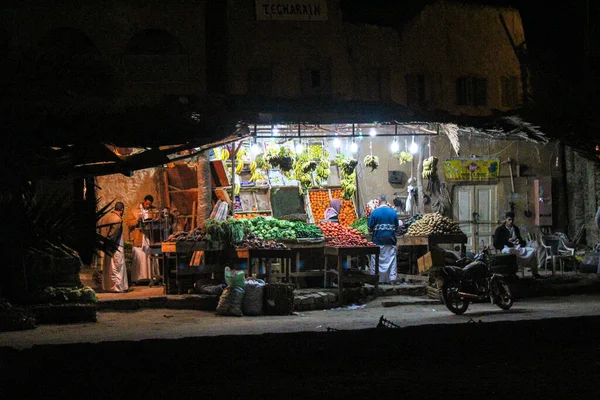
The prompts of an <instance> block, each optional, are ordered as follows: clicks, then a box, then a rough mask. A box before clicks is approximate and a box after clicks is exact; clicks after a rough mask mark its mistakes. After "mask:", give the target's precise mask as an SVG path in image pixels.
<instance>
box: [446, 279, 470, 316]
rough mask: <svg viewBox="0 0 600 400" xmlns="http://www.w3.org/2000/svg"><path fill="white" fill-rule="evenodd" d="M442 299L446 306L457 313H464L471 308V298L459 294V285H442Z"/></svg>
mask: <svg viewBox="0 0 600 400" xmlns="http://www.w3.org/2000/svg"><path fill="white" fill-rule="evenodd" d="M442 301H443V302H444V305H445V306H446V308H447V309H448V310H450V311H452V312H453V313H454V314H456V315H460V314H464V313H465V311H467V308H469V300H467V299H465V298H464V297H462V296H460V295H459V294H458V287H456V286H454V285H448V286H443V287H442Z"/></svg>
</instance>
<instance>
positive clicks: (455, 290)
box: [436, 247, 514, 315]
mask: <svg viewBox="0 0 600 400" xmlns="http://www.w3.org/2000/svg"><path fill="white" fill-rule="evenodd" d="M457 264H458V266H454V265H450V266H444V267H442V268H441V269H440V270H439V272H438V276H437V277H436V282H437V286H438V288H439V289H440V292H441V298H442V302H443V303H444V305H445V306H446V307H447V308H448V310H450V311H452V312H453V313H454V314H457V315H460V314H463V313H464V312H465V311H467V308H469V303H472V302H475V301H484V300H487V299H489V300H490V302H491V303H492V304H495V305H496V306H498V307H500V308H501V309H503V310H508V309H510V308H511V307H512V306H513V304H514V299H513V296H512V294H511V292H510V288H509V287H508V284H507V282H506V280H505V277H504V276H503V275H501V274H498V273H495V272H493V271H492V267H491V259H490V255H489V249H488V247H484V248H483V250H482V251H481V252H480V253H478V254H477V255H476V256H475V257H474V259H473V260H470V259H461V260H458V261H457ZM463 265H464V266H463Z"/></svg>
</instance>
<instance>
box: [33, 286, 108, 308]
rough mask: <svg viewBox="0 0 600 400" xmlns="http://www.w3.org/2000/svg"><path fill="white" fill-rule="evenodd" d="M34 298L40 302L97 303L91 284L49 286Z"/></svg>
mask: <svg viewBox="0 0 600 400" xmlns="http://www.w3.org/2000/svg"><path fill="white" fill-rule="evenodd" d="M34 298H35V299H36V300H37V301H39V302H40V303H51V304H63V303H97V302H98V298H97V297H96V292H94V289H92V288H91V287H89V286H85V287H52V286H48V287H46V288H45V289H44V290H43V291H41V292H39V293H37V294H36V295H35V296H34Z"/></svg>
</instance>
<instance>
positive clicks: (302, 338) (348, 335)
mask: <svg viewBox="0 0 600 400" xmlns="http://www.w3.org/2000/svg"><path fill="white" fill-rule="evenodd" d="M599 328H600V317H578V318H564V319H548V320H540V321H520V322H501V323H475V322H470V323H465V324H460V325H456V324H454V325H424V326H415V327H406V328H401V329H397V328H379V329H371V330H361V331H332V332H320V333H312V332H310V333H308V332H307V333H291V334H264V335H255V336H218V337H201V338H190V339H180V340H145V341H140V342H104V343H99V344H70V345H60V346H34V347H33V348H31V349H25V350H20V351H19V350H15V349H9V348H0V360H1V364H0V383H1V384H0V388H1V389H0V398H8V397H13V396H15V395H18V396H19V397H27V398H34V397H39V398H73V397H82V396H83V397H86V398H125V397H131V396H134V397H135V398H190V399H192V398H193V399H201V398H217V397H219V398H262V399H264V398H280V399H286V398H294V399H301V398H348V399H349V398H361V397H362V398H373V399H381V398H409V397H410V398H441V397H444V398H455V397H459V396H460V397H463V396H466V397H468V398H471V397H475V396H483V398H496V397H498V398H500V397H504V396H508V395H512V396H515V395H516V396H518V397H517V398H546V399H547V398H565V397H572V396H574V395H594V396H595V394H594V393H596V392H597V391H598V390H599V389H600V379H598V377H599V376H600V363H599V362H598V360H599V359H600V329H599Z"/></svg>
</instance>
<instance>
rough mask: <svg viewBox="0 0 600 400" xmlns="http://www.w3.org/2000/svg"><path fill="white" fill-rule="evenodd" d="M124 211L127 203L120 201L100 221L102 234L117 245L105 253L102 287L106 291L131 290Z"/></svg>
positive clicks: (120, 291)
mask: <svg viewBox="0 0 600 400" xmlns="http://www.w3.org/2000/svg"><path fill="white" fill-rule="evenodd" d="M124 211H125V205H124V204H123V203H122V202H120V201H119V202H117V203H116V204H115V208H114V210H112V211H111V212H110V213H108V214H106V215H105V216H104V218H102V220H101V221H100V226H101V232H102V235H103V236H104V237H106V238H107V239H108V240H110V241H111V242H113V243H114V244H115V247H117V249H116V250H115V251H107V252H105V254H104V261H103V264H102V289H103V290H104V291H106V292H114V293H123V292H127V291H128V290H129V283H128V281H127V267H126V265H125V254H124V251H125V250H124V248H123V212H124Z"/></svg>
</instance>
